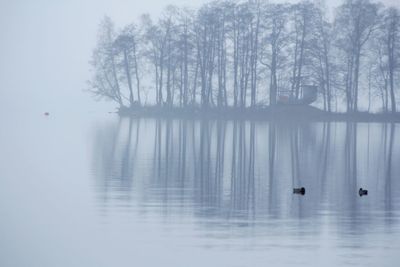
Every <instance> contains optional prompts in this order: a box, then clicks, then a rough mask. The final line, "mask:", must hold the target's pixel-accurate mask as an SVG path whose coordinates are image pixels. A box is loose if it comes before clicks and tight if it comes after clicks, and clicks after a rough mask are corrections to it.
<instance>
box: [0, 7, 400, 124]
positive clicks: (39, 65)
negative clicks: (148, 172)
mask: <svg viewBox="0 0 400 267" xmlns="http://www.w3.org/2000/svg"><path fill="white" fill-rule="evenodd" d="M205 2H209V1H204V0H170V1H160V0H146V1H136V0H130V1H128V0H113V1H111V0H88V1H79V0H70V1H66V0H65V1H54V0H36V1H22V0H14V1H6V0H0V36H1V37H0V118H2V117H3V115H4V114H10V113H19V114H23V113H26V112H29V113H32V112H38V113H42V112H44V111H47V110H48V111H53V112H66V111H68V112H70V111H76V112H80V111H84V112H90V111H91V110H100V109H101V110H112V107H113V105H112V104H108V105H107V104H98V103H96V102H94V101H93V100H91V98H90V95H89V94H87V93H84V92H83V89H84V88H85V87H86V81H87V80H88V79H89V78H90V73H89V68H90V66H89V63H88V61H89V60H90V57H91V52H92V49H93V48H94V46H95V42H96V32H97V26H98V23H99V21H100V19H101V18H102V17H103V16H104V15H109V16H110V17H111V18H112V19H113V20H114V21H115V22H116V24H117V26H123V25H124V24H126V23H129V22H131V21H132V20H135V19H137V18H138V17H139V15H140V14H143V13H150V14H151V15H152V16H153V17H157V16H158V15H159V14H160V12H161V10H162V9H163V8H164V7H165V6H166V5H167V4H175V5H178V6H191V7H196V6H199V5H201V4H202V3H205ZM275 2H276V1H275ZM279 2H287V1H279ZM290 2H295V1H290ZM328 2H329V1H328ZM337 2H338V1H336V0H332V1H330V2H329V5H328V6H331V7H332V6H334V5H336V4H337ZM383 2H385V3H387V4H392V5H397V6H400V1H399V0H385V1H383ZM7 116H8V115H7Z"/></svg>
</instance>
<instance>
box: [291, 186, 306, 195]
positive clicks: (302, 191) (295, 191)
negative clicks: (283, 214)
mask: <svg viewBox="0 0 400 267" xmlns="http://www.w3.org/2000/svg"><path fill="white" fill-rule="evenodd" d="M305 193H306V189H305V188H304V187H301V188H293V194H300V195H304V194H305Z"/></svg>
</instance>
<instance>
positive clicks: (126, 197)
mask: <svg viewBox="0 0 400 267" xmlns="http://www.w3.org/2000/svg"><path fill="white" fill-rule="evenodd" d="M398 127H399V126H398V125H395V124H390V125H389V124H373V125H369V124H368V125H367V124H357V123H352V122H349V123H302V124H300V123H299V124H293V123H291V124H289V123H284V122H270V123H266V122H254V121H240V120H238V121H226V120H172V119H169V120H166V119H138V118H131V119H120V120H119V121H118V122H116V123H111V124H110V123H109V124H104V125H102V126H100V127H98V128H97V131H96V135H95V138H94V146H93V173H94V176H95V178H96V181H97V188H98V193H99V197H100V199H101V201H99V203H100V205H103V206H105V207H107V206H110V205H113V204H115V203H116V202H121V201H122V202H125V203H126V204H127V205H135V206H136V207H139V208H140V209H142V210H147V209H160V210H162V211H163V213H164V214H169V213H172V214H177V213H179V214H183V215H188V216H195V218H199V219H200V218H202V219H205V220H213V219H215V220H219V222H223V223H226V222H229V221H231V222H232V221H238V220H239V221H241V222H242V223H243V222H244V223H245V225H250V224H251V225H255V224H257V223H260V224H262V223H265V222H266V221H268V220H270V219H277V220H286V219H290V220H293V219H296V220H298V219H300V220H299V222H302V220H301V219H302V218H311V219H313V220H314V221H313V222H315V223H316V225H318V223H319V222H321V221H322V220H323V218H324V216H331V217H332V218H334V219H333V220H336V223H338V224H339V225H340V227H341V229H342V232H343V233H346V232H347V231H353V230H354V229H355V228H356V229H358V230H360V229H363V230H365V231H367V228H368V227H369V226H371V224H373V223H374V221H377V220H380V219H382V218H384V217H385V216H383V215H382V216H381V217H379V216H378V217H377V216H376V214H377V212H378V211H381V210H382V208H383V210H384V211H386V212H388V213H389V212H393V211H394V210H398V209H399V204H398V203H397V204H396V202H395V201H394V199H395V198H396V195H398V194H400V190H399V189H400V188H399V187H400V184H399V181H398V179H395V176H396V175H398V174H399V173H400V170H399V167H398V166H396V164H393V162H398V161H399V157H400V145H399V144H398V142H399V140H397V139H399V138H397V139H396V128H398ZM370 131H371V134H370ZM371 136H374V137H373V138H370V137H371ZM380 137H382V138H380ZM382 142H383V144H382ZM301 187H305V188H306V190H307V194H305V195H304V196H302V195H294V194H293V188H301ZM360 187H365V188H368V189H369V195H368V196H367V197H365V198H362V199H360V198H359V197H358V189H359V188H360ZM385 218H386V217H385ZM393 218H394V217H393ZM393 218H392V219H391V221H390V222H389V224H390V223H391V222H393ZM314 226H315V225H314ZM310 228H313V231H318V227H312V226H310Z"/></svg>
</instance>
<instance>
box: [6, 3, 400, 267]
mask: <svg viewBox="0 0 400 267" xmlns="http://www.w3.org/2000/svg"><path fill="white" fill-rule="evenodd" d="M205 2H208V1H199V0H191V1H184V0H182V1H178V0H171V1H168V2H165V1H160V0H147V1H127V0H116V1H106V0H101V1H94V0H88V1H77V0H71V1H51V0H38V1H22V0H16V1H5V0H0V267H2V266H5V267H8V266H12V267H25V266H30V267H52V266H60V267H63V266H65V267H69V266H77V267H80V266H82V267H88V266H95V267H102V266H104V267H108V266H174V267H187V266H266V265H272V266H306V265H307V266H397V265H398V262H399V260H400V256H399V251H400V179H399V177H400V165H399V164H398V162H400V124H399V123H357V122H311V121H310V122H303V123H297V122H293V121H292V122H290V123H289V122H284V121H274V122H268V121H261V120H258V121H256V120H234V119H219V120H214V119H199V118H196V119H176V118H175V119H172V118H140V117H132V118H130V117H120V116H118V115H117V114H115V113H109V112H110V111H115V109H116V105H115V104H114V103H111V102H104V101H103V102H96V101H94V100H93V99H92V97H91V95H90V94H89V93H87V92H85V91H84V89H87V84H86V82H87V81H88V80H89V79H90V77H91V76H90V71H89V68H90V66H89V63H88V62H89V60H90V58H91V56H92V51H93V48H94V47H95V45H96V34H97V29H98V24H99V21H100V20H101V18H102V17H103V16H104V15H109V16H110V17H111V18H112V19H113V20H114V21H115V22H116V25H117V26H118V27H122V26H124V25H126V24H127V23H129V22H131V21H132V20H136V19H137V18H138V17H139V16H140V15H141V14H143V13H150V14H151V15H152V16H154V17H155V18H157V17H158V16H159V14H160V13H161V12H162V10H163V8H164V7H165V6H166V5H167V4H176V5H178V6H185V5H188V6H193V7H197V6H200V5H201V4H203V3H205ZM282 2H283V1H282ZM289 2H295V1H289ZM383 2H384V3H387V4H388V5H397V6H399V7H400V2H399V1H398V0H386V1H383ZM338 4H339V3H338V2H336V1H330V2H329V1H328V6H329V7H331V8H332V7H334V6H335V5H338ZM45 112H49V116H46V115H45V114H44V113H45ZM300 187H305V190H306V193H305V195H300V194H293V188H300ZM360 187H362V188H365V189H368V195H367V196H362V197H360V196H359V191H358V190H359V188H360Z"/></svg>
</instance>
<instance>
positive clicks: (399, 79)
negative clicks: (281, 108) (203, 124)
mask: <svg viewBox="0 0 400 267" xmlns="http://www.w3.org/2000/svg"><path fill="white" fill-rule="evenodd" d="M326 10H327V8H326V7H325V6H323V4H316V3H315V2H309V1H303V2H299V3H297V4H273V3H269V2H267V1H256V0H253V1H241V2H238V1H214V2H211V3H207V4H204V5H203V6H201V7H200V8H199V9H198V10H191V9H187V8H179V7H176V6H168V7H167V8H166V9H165V10H164V12H163V13H162V15H161V17H160V18H158V19H157V20H156V21H155V20H153V19H152V18H150V16H149V15H143V16H141V18H140V21H139V23H137V24H134V23H132V24H129V25H127V26H125V27H124V28H123V29H121V30H116V29H115V27H114V24H113V22H112V20H111V19H110V18H108V17H105V18H104V19H103V20H102V21H101V23H100V25H99V33H98V42H97V46H96V48H95V49H94V52H93V58H92V61H91V65H92V72H93V77H92V79H91V81H90V82H89V85H90V89H89V90H90V91H91V92H92V93H93V94H94V95H95V96H97V97H99V98H106V99H110V100H112V101H115V102H116V103H118V104H119V106H120V107H121V108H135V107H140V106H150V105H151V106H158V107H161V106H162V107H174V108H176V107H182V108H227V107H229V108H245V107H246V108H256V107H263V106H267V105H270V106H274V105H276V104H278V103H279V101H280V100H281V98H286V99H287V98H290V99H301V98H302V95H303V92H302V90H303V87H305V86H310V85H311V86H316V87H317V88H318V99H317V101H316V102H315V104H314V105H316V106H318V107H320V108H321V109H323V110H325V111H328V112H337V111H341V110H342V111H347V112H357V111H382V112H396V96H398V94H399V93H400V90H399V83H400V60H399V59H400V12H399V9H397V8H394V7H385V6H383V5H382V4H379V3H375V2H371V1H370V0H344V2H343V4H342V5H340V6H339V7H337V8H336V9H335V11H334V15H333V18H329V17H328V15H327V13H326Z"/></svg>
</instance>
